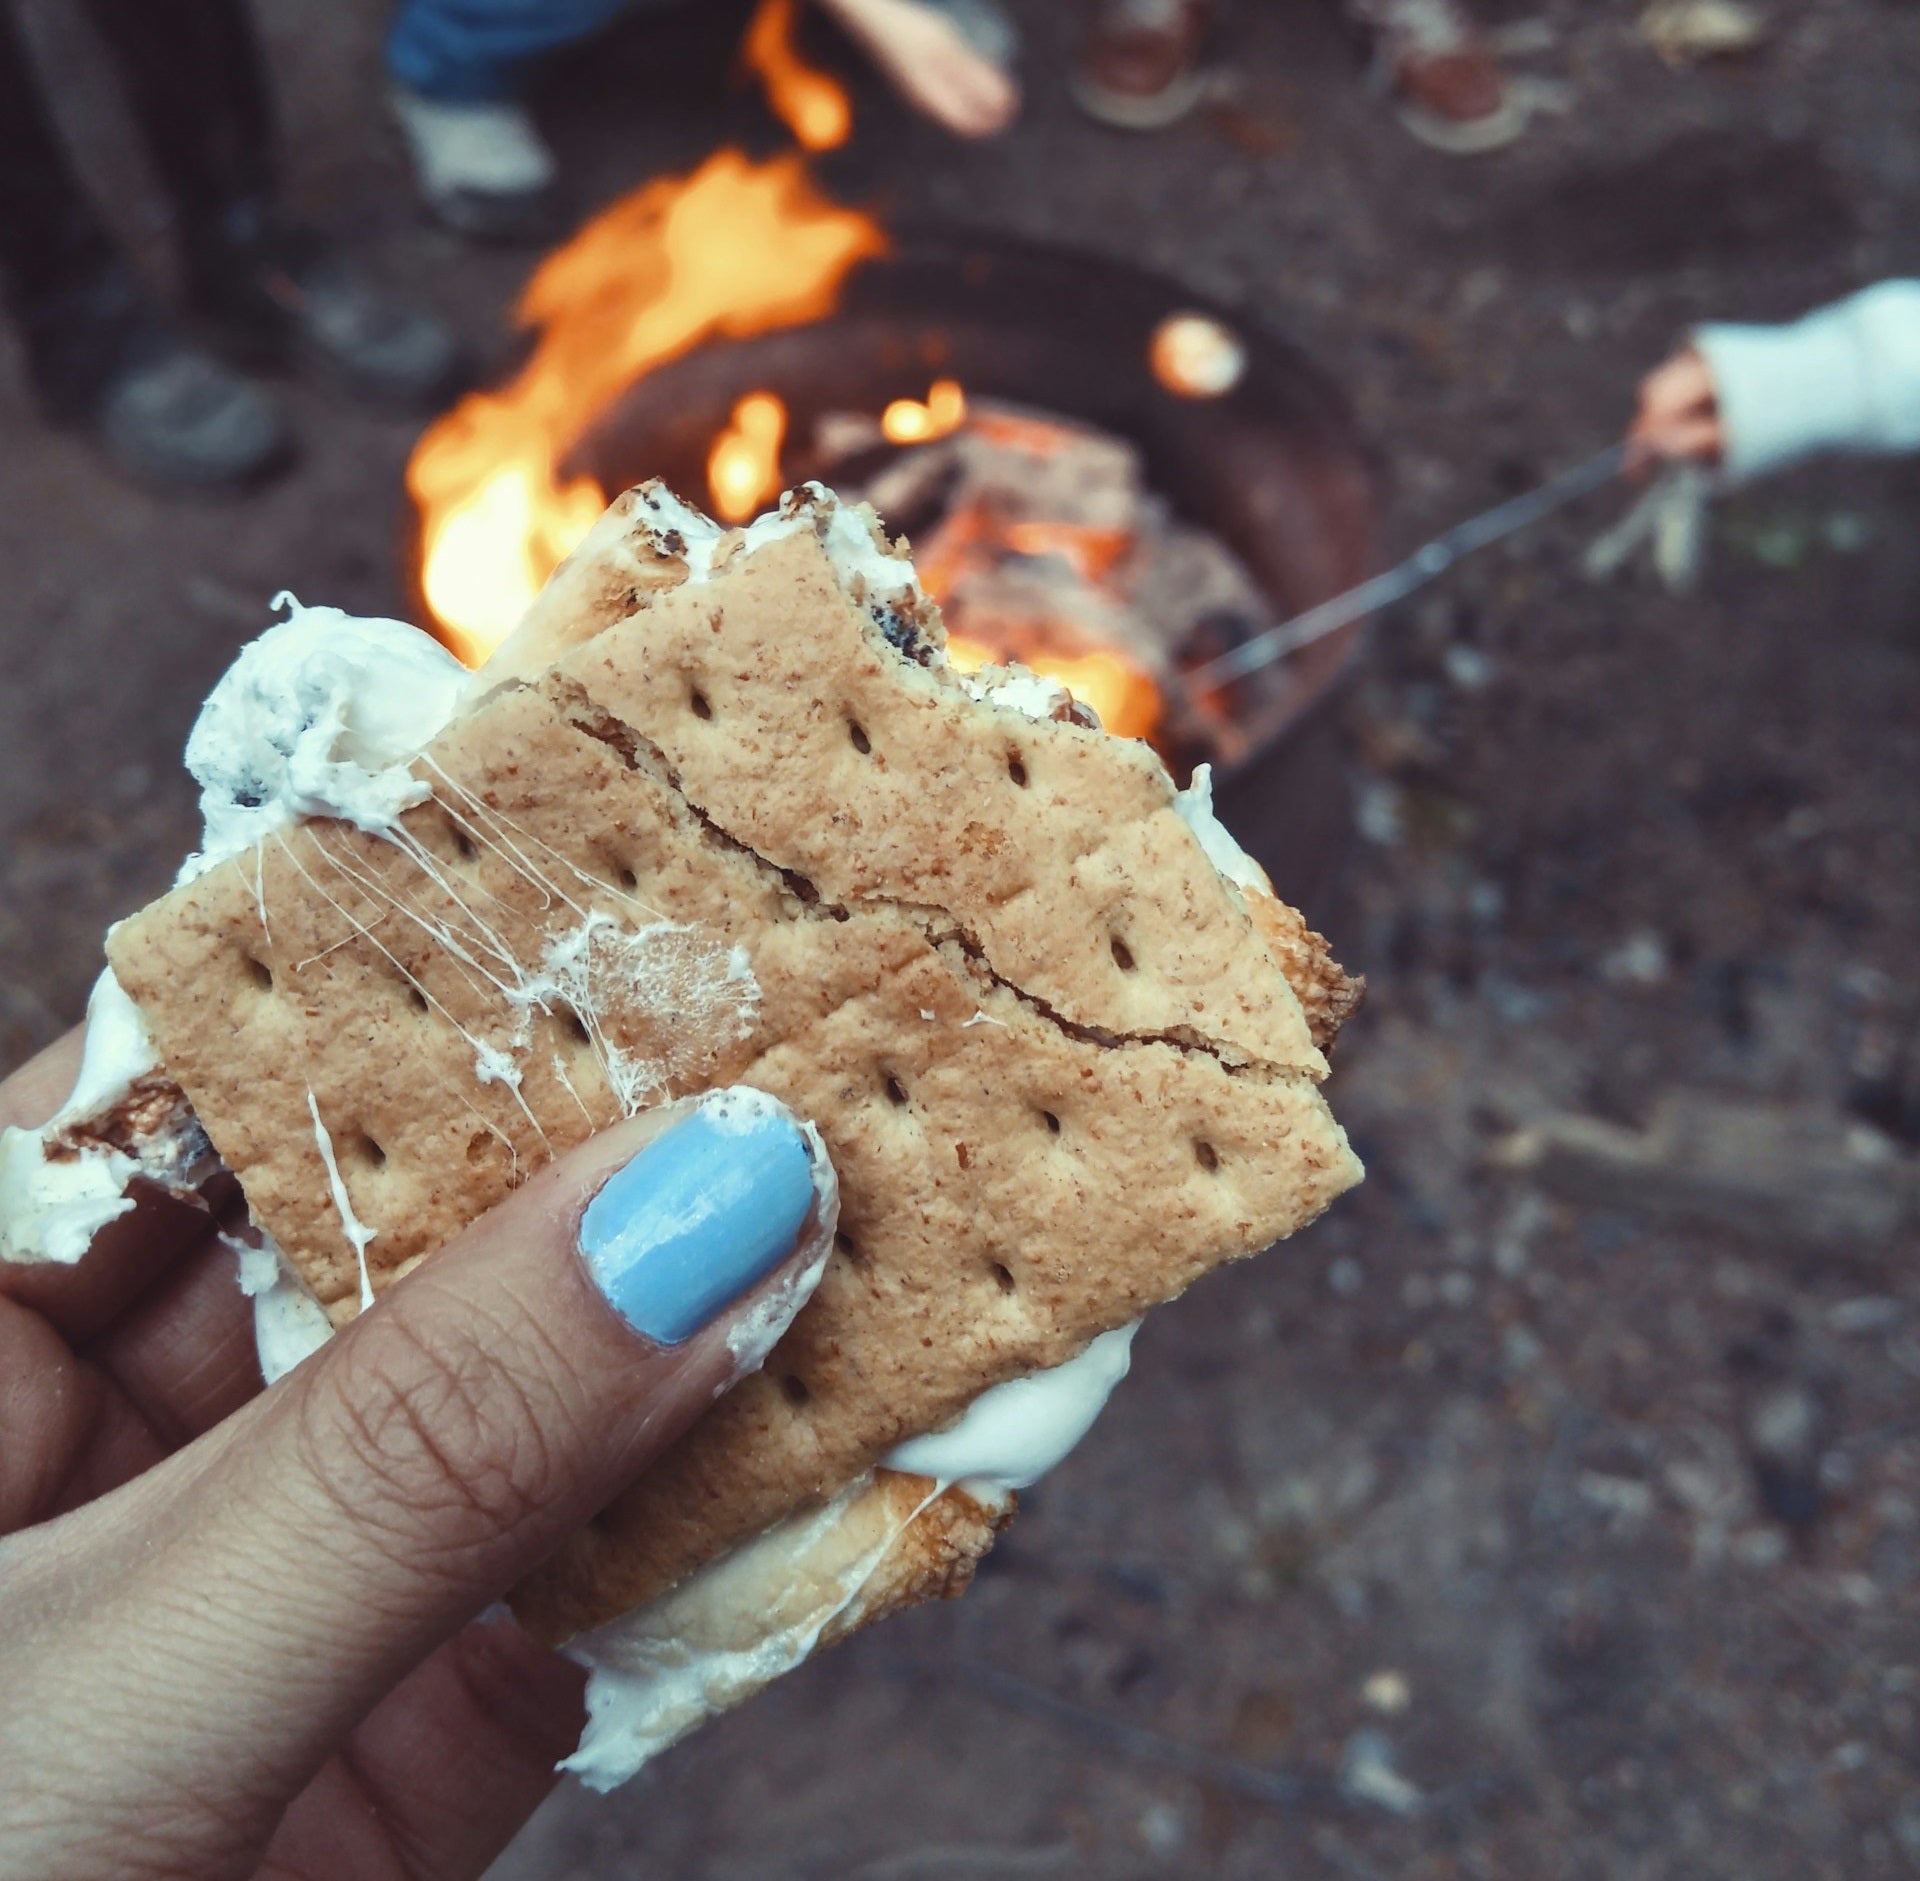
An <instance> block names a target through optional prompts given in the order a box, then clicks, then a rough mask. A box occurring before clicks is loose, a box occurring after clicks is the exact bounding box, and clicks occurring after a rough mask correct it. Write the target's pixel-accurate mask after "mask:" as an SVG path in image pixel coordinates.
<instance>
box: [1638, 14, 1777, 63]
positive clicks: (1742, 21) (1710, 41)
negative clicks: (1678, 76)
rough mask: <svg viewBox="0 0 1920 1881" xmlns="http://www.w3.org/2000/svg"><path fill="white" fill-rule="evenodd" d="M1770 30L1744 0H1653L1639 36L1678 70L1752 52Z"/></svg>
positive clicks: (1644, 15)
mask: <svg viewBox="0 0 1920 1881" xmlns="http://www.w3.org/2000/svg"><path fill="white" fill-rule="evenodd" d="M1769 30H1770V29H1769V27H1768V25H1767V21H1766V18H1765V16H1764V15H1762V14H1761V13H1759V12H1758V11H1756V10H1755V9H1754V8H1753V7H1750V6H1747V5H1744V4H1743V3H1742V0H1654V4H1653V5H1652V6H1650V7H1648V8H1647V10H1646V11H1645V12H1644V13H1642V14H1641V15H1640V37H1641V38H1642V39H1644V40H1645V41H1646V42H1647V44H1648V45H1650V46H1651V47H1652V48H1653V49H1654V51H1655V52H1657V53H1658V54H1659V55H1660V57H1661V59H1662V60H1663V61H1664V62H1665V63H1666V64H1668V65H1670V66H1672V67H1673V68H1674V69H1675V70H1676V71H1677V70H1679V69H1680V68H1682V67H1684V66H1688V65H1696V64H1698V63H1699V62H1700V61H1701V60H1703V59H1726V58H1732V57H1734V56H1735V55H1736V54H1739V53H1743V52H1752V51H1753V50H1754V49H1755V48H1756V47H1758V46H1761V45H1764V44H1765V43H1766V40H1767V38H1768V36H1769Z"/></svg>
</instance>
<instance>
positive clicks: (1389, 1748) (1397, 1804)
mask: <svg viewBox="0 0 1920 1881" xmlns="http://www.w3.org/2000/svg"><path fill="white" fill-rule="evenodd" d="M1340 1787H1341V1788H1342V1789H1343V1790H1345V1791H1346V1793H1347V1794H1348V1795H1349V1796H1351V1797H1352V1798H1353V1799H1354V1800H1355V1801H1356V1802H1362V1803H1371V1804H1373V1805H1374V1807H1375V1808H1377V1809H1384V1810H1386V1811H1387V1812H1388V1814H1390V1815H1395V1816H1411V1815H1415V1814H1417V1813H1418V1812H1419V1809H1420V1807H1421V1805H1422V1804H1423V1803H1424V1802H1425V1801H1426V1798H1425V1797H1424V1796H1423V1795H1422V1794H1421V1792H1420V1788H1419V1785H1418V1784H1415V1783H1411V1782H1409V1781H1408V1780H1407V1779H1406V1778H1405V1777H1404V1776H1402V1775H1401V1774H1400V1772H1399V1771H1398V1770H1397V1769H1396V1768H1395V1767H1394V1760H1393V1745H1392V1744H1391V1743H1390V1742H1389V1741H1388V1739H1387V1737H1386V1734H1385V1733H1384V1732H1381V1731H1356V1732H1354V1734H1353V1736H1352V1737H1350V1738H1349V1739H1348V1740H1347V1747H1346V1749H1345V1750H1344V1751H1342V1752H1341V1755H1340Z"/></svg>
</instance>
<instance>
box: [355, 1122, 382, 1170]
mask: <svg viewBox="0 0 1920 1881" xmlns="http://www.w3.org/2000/svg"><path fill="white" fill-rule="evenodd" d="M353 1153H354V1156H355V1157H356V1159H357V1160H358V1161H360V1162H361V1163H363V1164H364V1165H365V1166H366V1167H367V1168H369V1169H384V1168H385V1167H386V1166H387V1152H386V1148H385V1146H384V1145H383V1144H382V1143H381V1141H380V1139H379V1138H378V1137H376V1136H372V1135H369V1134H368V1132H366V1131H365V1130H362V1131H361V1132H360V1133H359V1134H358V1136H357V1137H355V1139H354V1144H353Z"/></svg>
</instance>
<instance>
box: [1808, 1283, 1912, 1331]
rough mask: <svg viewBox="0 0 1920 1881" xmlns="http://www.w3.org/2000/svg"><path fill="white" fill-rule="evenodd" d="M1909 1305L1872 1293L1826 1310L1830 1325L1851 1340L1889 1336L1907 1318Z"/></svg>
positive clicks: (1840, 1302) (1842, 1301)
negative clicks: (1874, 1335) (1882, 1335)
mask: <svg viewBox="0 0 1920 1881" xmlns="http://www.w3.org/2000/svg"><path fill="white" fill-rule="evenodd" d="M1906 1313H1907V1308H1906V1302H1905V1301H1903V1300H1895V1299H1889V1298H1888V1297H1887V1296H1886V1295H1885V1294H1878V1293H1869V1294H1864V1295H1862V1296H1861V1297H1860V1298H1859V1299H1857V1300H1840V1301H1837V1302H1836V1303H1835V1304H1834V1305H1832V1306H1830V1307H1828V1308H1827V1324H1828V1325H1829V1326H1831V1327H1832V1328H1833V1330H1834V1331H1835V1332H1837V1333H1841V1334H1843V1335H1845V1336H1847V1337H1849V1338H1858V1337H1861V1336H1863V1335H1865V1334H1869V1333H1876V1332H1889V1331H1891V1330H1892V1329H1893V1328H1894V1327H1895V1326H1897V1325H1899V1323H1900V1322H1901V1320H1903V1319H1904V1318H1905V1317H1906Z"/></svg>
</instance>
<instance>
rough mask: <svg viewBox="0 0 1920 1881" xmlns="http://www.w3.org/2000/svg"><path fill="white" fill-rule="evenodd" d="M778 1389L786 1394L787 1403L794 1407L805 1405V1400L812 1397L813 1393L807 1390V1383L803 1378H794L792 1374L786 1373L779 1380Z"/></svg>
mask: <svg viewBox="0 0 1920 1881" xmlns="http://www.w3.org/2000/svg"><path fill="white" fill-rule="evenodd" d="M780 1389H781V1390H782V1391H784V1392H785V1393H786V1396H787V1402H788V1403H789V1404H791V1405H795V1406H799V1405H802V1404H805V1403H806V1402H807V1400H808V1399H809V1398H811V1397H812V1396H813V1393H812V1392H811V1391H810V1390H808V1388H807V1381H806V1380H805V1379H804V1378H800V1377H796V1376H795V1375H794V1374H793V1373H792V1372H788V1373H787V1374H786V1375H785V1376H784V1377H782V1379H781V1380H780Z"/></svg>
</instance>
